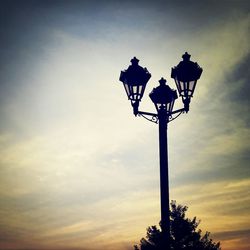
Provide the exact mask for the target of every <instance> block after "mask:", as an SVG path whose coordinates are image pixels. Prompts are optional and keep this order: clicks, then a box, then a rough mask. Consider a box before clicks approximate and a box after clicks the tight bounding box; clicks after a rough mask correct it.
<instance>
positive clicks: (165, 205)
mask: <svg viewBox="0 0 250 250" xmlns="http://www.w3.org/2000/svg"><path fill="white" fill-rule="evenodd" d="M182 58H183V61H181V62H180V63H179V64H178V65H177V66H176V67H174V68H172V72H171V77H172V78H174V80H175V83H176V87H177V90H178V93H179V96H180V97H181V98H182V102H183V106H184V107H183V108H181V109H178V110H175V111H173V106H174V102H175V100H176V99H177V98H178V96H177V93H176V90H173V89H171V88H170V87H169V86H168V85H166V80H165V79H164V78H161V79H160V80H159V83H160V86H158V87H156V88H154V89H153V91H152V92H151V93H150V94H149V97H150V98H151V100H152V102H153V103H154V104H155V107H156V110H157V114H154V113H149V112H144V111H139V104H140V101H141V99H142V97H143V94H144V90H145V88H146V84H147V82H148V81H149V79H150V77H151V74H150V73H149V72H148V70H147V69H146V68H142V67H141V66H139V64H138V62H139V60H138V59H137V58H136V57H134V58H133V59H132V60H131V65H130V66H129V67H128V69H127V70H124V71H121V74H120V79H119V80H120V81H121V82H122V83H123V84H124V88H125V91H126V94H127V96H128V99H129V100H130V101H131V105H132V107H133V113H134V115H135V116H142V117H144V118H146V119H147V120H149V121H152V122H155V123H159V156H160V196H161V229H162V242H161V243H160V244H161V246H160V248H159V249H161V250H170V212H169V176H168V145H167V126H168V123H169V122H171V121H173V120H174V119H176V118H177V117H178V116H179V115H180V114H182V113H187V112H188V111H189V104H190V101H191V97H193V93H194V89H195V86H196V83H197V80H198V79H199V78H200V76H201V73H202V68H200V67H199V65H198V64H197V63H194V62H192V61H190V55H189V54H188V53H187V52H186V53H185V54H184V55H183V56H182Z"/></svg>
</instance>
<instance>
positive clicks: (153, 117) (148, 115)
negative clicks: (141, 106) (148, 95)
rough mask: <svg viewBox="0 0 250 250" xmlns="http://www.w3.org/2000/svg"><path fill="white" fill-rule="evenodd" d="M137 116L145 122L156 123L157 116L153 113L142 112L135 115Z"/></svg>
mask: <svg viewBox="0 0 250 250" xmlns="http://www.w3.org/2000/svg"><path fill="white" fill-rule="evenodd" d="M137 115H138V116H142V117H143V118H145V119H146V120H148V121H150V122H154V123H158V120H159V118H158V115H157V114H154V113H149V112H144V111H138V113H137Z"/></svg>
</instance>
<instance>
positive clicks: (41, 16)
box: [0, 1, 250, 250]
mask: <svg viewBox="0 0 250 250" xmlns="http://www.w3.org/2000/svg"><path fill="white" fill-rule="evenodd" d="M0 16H1V22H0V30H1V34H2V35H1V37H2V39H1V46H0V53H1V61H0V65H1V74H0V103H1V105H0V117H1V123H0V156H1V157H0V172H1V174H0V217H1V222H0V235H1V238H0V249H82V250H92V249H93V250H94V249H108V250H112V249H121V250H125V249H132V246H133V244H135V243H138V241H139V239H140V238H141V237H142V236H144V235H145V229H146V227H147V226H149V225H155V224H158V222H159V219H160V208H159V166H158V129H157V126H156V125H155V124H153V123H149V122H147V121H146V120H144V119H142V118H135V117H134V116H133V114H132V109H131V107H130V103H129V102H128V100H127V99H126V96H125V91H124V89H123V86H122V84H121V83H120V82H119V80H118V79H119V74H120V71H121V70H123V69H126V68H127V67H128V65H129V62H130V59H131V58H132V57H134V56H136V57H137V58H139V59H140V64H141V65H142V66H143V67H147V68H148V70H149V71H150V72H151V74H152V78H151V79H150V81H149V83H148V86H147V89H146V93H145V96H144V98H143V101H142V103H141V107H140V108H141V109H142V110H144V111H149V112H154V105H153V104H152V103H151V101H150V99H149V98H148V93H149V92H150V91H151V90H152V88H153V87H155V86H157V85H158V80H159V79H160V78H161V77H162V76H163V77H165V78H166V79H167V81H168V83H169V85H170V86H171V87H172V88H175V86H174V82H173V80H172V79H171V78H170V71H171V67H173V66H175V65H177V64H178V63H179V61H180V60H181V56H182V54H183V53H184V52H185V51H188V52H189V53H190V54H191V55H192V57H191V59H192V60H193V61H197V62H198V63H199V65H200V66H201V67H202V68H203V74H202V77H201V79H200V81H199V82H198V85H197V88H196V92H195V94H194V98H193V100H192V102H191V110H190V112H189V113H188V114H187V115H182V116H181V117H179V118H178V119H176V120H175V121H174V122H173V123H170V124H169V130H168V133H169V165H170V169H169V171H170V197H171V199H174V200H177V202H178V203H180V204H185V205H188V206H189V216H197V217H198V218H199V219H201V221H202V222H201V225H200V227H201V229H203V231H206V230H207V231H211V232H212V237H213V238H214V239H215V240H217V241H221V242H222V247H223V248H222V249H223V250H235V247H236V246H237V249H238V250H247V249H248V248H249V243H248V242H247V239H248V238H249V230H250V224H249V219H248V218H249V206H250V201H249V197H250V196H249V184H250V177H249V176H250V174H249V139H250V138H249V85H248V81H249V70H248V64H249V63H248V62H249V45H248V44H249V3H248V2H247V1H220V2H219V3H218V2H216V1H202V2H200V1H154V2H149V1H137V2H136V3H133V2H132V1H127V2H123V3H122V2H119V1H105V2H104V1H91V2H90V1H22V2H20V1H2V9H1V13H0ZM181 105H182V104H181V101H177V103H176V108H178V107H181Z"/></svg>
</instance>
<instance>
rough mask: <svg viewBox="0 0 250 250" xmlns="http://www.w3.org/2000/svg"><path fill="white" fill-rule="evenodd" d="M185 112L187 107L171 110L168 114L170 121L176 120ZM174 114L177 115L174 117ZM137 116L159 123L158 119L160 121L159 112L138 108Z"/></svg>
mask: <svg viewBox="0 0 250 250" xmlns="http://www.w3.org/2000/svg"><path fill="white" fill-rule="evenodd" d="M185 112H187V110H186V109H185V108H182V109H177V110H175V111H173V112H171V114H170V115H168V122H171V121H173V120H175V119H176V118H177V117H179V116H180V115H181V114H183V113H185ZM172 115H176V116H175V117H173V116H172ZM135 116H142V117H143V118H145V119H146V120H148V121H150V122H154V123H158V121H159V117H158V114H155V113H150V112H144V111H139V110H138V111H137V112H136V114H135Z"/></svg>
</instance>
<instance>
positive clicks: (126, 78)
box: [119, 57, 151, 86]
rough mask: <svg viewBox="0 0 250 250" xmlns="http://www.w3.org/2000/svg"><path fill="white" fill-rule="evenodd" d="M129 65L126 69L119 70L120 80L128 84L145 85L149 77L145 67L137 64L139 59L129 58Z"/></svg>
mask: <svg viewBox="0 0 250 250" xmlns="http://www.w3.org/2000/svg"><path fill="white" fill-rule="evenodd" d="M130 62H131V65H130V66H129V67H128V69H127V70H124V71H121V75H120V79H119V80H120V81H121V82H123V83H125V84H128V85H129V86H138V85H143V86H145V85H146V84H147V82H148V80H149V79H150V77H151V74H150V73H149V71H148V70H147V68H143V67H141V66H140V65H139V60H138V59H137V58H136V57H134V58H132V59H131V61H130Z"/></svg>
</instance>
